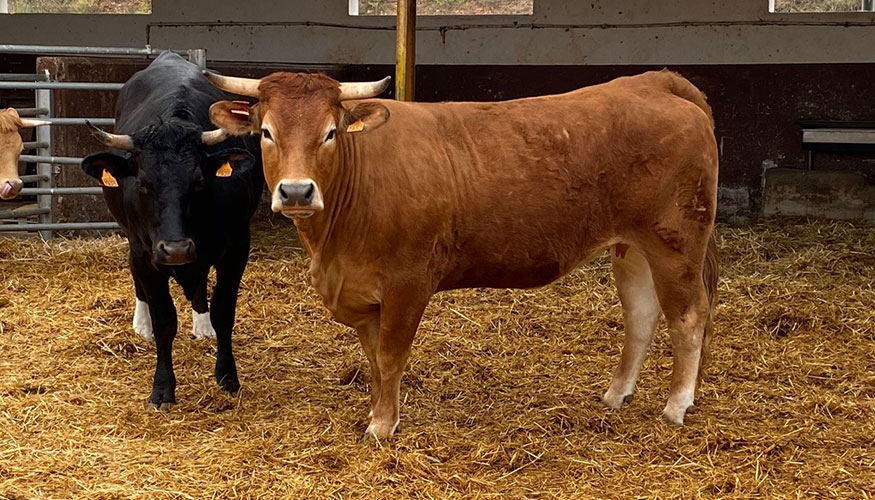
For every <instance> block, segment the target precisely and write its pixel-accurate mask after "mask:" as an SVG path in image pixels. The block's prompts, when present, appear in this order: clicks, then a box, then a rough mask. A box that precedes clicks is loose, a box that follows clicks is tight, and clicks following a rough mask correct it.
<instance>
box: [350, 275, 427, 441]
mask: <svg viewBox="0 0 875 500" xmlns="http://www.w3.org/2000/svg"><path fill="white" fill-rule="evenodd" d="M430 297H431V294H430V293H423V292H421V291H419V290H390V291H387V293H386V295H385V296H384V299H383V303H382V304H381V307H380V336H379V342H378V344H377V349H376V353H375V354H376V362H377V363H376V364H377V368H378V369H379V375H380V380H379V395H378V399H377V402H376V403H375V404H374V407H373V412H372V416H371V422H370V424H369V425H368V428H367V430H366V431H365V436H364V438H365V439H369V438H377V439H383V438H387V437H390V436H392V434H394V433H395V430H396V429H397V427H398V423H399V422H400V396H401V375H402V374H403V373H404V368H405V366H406V365H407V358H408V356H409V355H410V344H412V343H413V337H414V336H415V335H416V329H417V328H418V327H419V320H420V319H421V318H422V313H423V311H424V310H425V306H426V305H427V304H428V300H429V298H430ZM374 382H375V385H376V383H377V381H376V380H375V381H374Z"/></svg>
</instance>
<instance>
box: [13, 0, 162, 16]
mask: <svg viewBox="0 0 875 500" xmlns="http://www.w3.org/2000/svg"><path fill="white" fill-rule="evenodd" d="M8 6H9V13H10V14H151V13H152V0H8Z"/></svg>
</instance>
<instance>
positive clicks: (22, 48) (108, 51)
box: [0, 45, 189, 56]
mask: <svg viewBox="0 0 875 500" xmlns="http://www.w3.org/2000/svg"><path fill="white" fill-rule="evenodd" d="M166 50H169V51H171V52H176V53H177V54H179V55H182V56H187V55H188V54H189V50H188V49H166ZM0 52H5V53H7V54H39V55H42V56H47V55H55V56H82V55H88V56H157V55H158V54H160V53H161V52H164V49H153V48H152V47H151V46H149V45H146V46H145V47H143V48H142V49H138V48H134V47H76V46H68V45H0Z"/></svg>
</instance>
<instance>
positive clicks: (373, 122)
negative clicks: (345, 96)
mask: <svg viewBox="0 0 875 500" xmlns="http://www.w3.org/2000/svg"><path fill="white" fill-rule="evenodd" d="M388 120H389V108H387V107H386V106H383V105H382V104H380V103H378V102H363V103H361V104H357V105H356V106H355V107H353V108H352V109H350V110H349V111H347V112H346V113H344V116H343V129H344V130H346V131H347V132H348V133H356V132H370V131H371V130H374V129H376V128H378V127H379V126H380V125H382V124H384V123H386V122H387V121H388Z"/></svg>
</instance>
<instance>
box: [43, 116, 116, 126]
mask: <svg viewBox="0 0 875 500" xmlns="http://www.w3.org/2000/svg"><path fill="white" fill-rule="evenodd" d="M39 119H40V120H45V121H47V122H52V125H85V120H88V121H90V122H91V123H93V124H94V125H115V118H50V117H48V116H40V117H39Z"/></svg>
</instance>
